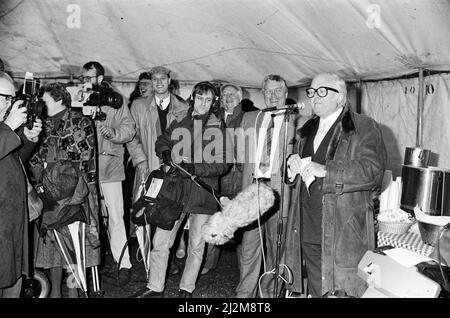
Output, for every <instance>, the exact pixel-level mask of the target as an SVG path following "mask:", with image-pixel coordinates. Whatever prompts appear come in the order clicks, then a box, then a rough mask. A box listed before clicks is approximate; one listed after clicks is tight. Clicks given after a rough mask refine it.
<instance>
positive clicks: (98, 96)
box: [66, 83, 123, 121]
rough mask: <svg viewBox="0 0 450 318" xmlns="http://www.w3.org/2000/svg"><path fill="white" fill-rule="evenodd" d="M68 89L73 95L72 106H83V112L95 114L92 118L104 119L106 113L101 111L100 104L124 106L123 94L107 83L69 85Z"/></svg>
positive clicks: (115, 107)
mask: <svg viewBox="0 0 450 318" xmlns="http://www.w3.org/2000/svg"><path fill="white" fill-rule="evenodd" d="M66 89H67V91H68V92H69V93H70V95H71V97H72V105H71V106H72V107H82V108H83V114H84V115H88V116H91V115H92V116H93V117H92V119H94V120H99V121H104V120H105V119H106V114H105V113H104V112H102V111H101V109H100V106H109V107H112V108H114V109H119V108H120V107H122V103H123V98H122V95H120V94H119V93H117V92H115V91H114V90H113V89H112V88H111V87H109V86H106V85H92V84H91V83H85V84H82V85H76V86H68V87H66Z"/></svg>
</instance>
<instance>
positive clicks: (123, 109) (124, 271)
mask: <svg viewBox="0 0 450 318" xmlns="http://www.w3.org/2000/svg"><path fill="white" fill-rule="evenodd" d="M104 75H105V69H104V68H103V66H102V65H101V64H100V63H99V62H95V61H91V62H88V63H86V64H85V65H84V66H83V75H82V78H83V82H84V83H85V84H90V85H92V87H93V88H94V89H95V90H97V91H94V92H93V93H92V94H90V95H89V98H88V101H87V104H90V105H91V106H96V107H97V109H98V111H97V112H96V114H95V116H94V121H95V127H96V129H97V143H98V154H99V158H98V171H99V173H98V175H99V181H100V190H101V192H102V193H101V194H102V195H103V199H104V203H105V205H106V209H105V210H106V211H104V210H103V211H102V212H103V213H104V214H105V213H107V214H108V233H109V238H110V247H111V252H112V254H113V257H114V261H115V262H116V263H118V261H119V257H120V254H121V251H122V248H123V246H124V245H125V243H126V241H127V238H126V232H125V223H124V219H123V215H124V208H123V195H122V181H123V180H125V167H124V163H123V161H124V159H123V157H124V151H125V149H124V146H123V145H124V144H125V143H127V142H129V141H130V140H132V139H133V137H134V135H135V133H136V130H135V123H134V120H133V118H132V117H131V113H130V110H129V108H128V107H127V106H126V105H124V103H123V99H122V97H121V96H120V94H119V93H116V92H114V91H113V90H112V88H111V87H110V86H109V85H108V84H107V83H105V82H104V81H103V80H104ZM86 106H87V105H85V106H84V107H86ZM130 268H131V262H130V257H129V252H128V248H127V250H126V251H125V253H124V256H123V258H122V261H121V263H120V271H119V283H120V284H121V285H124V284H126V283H128V282H129V280H130V274H131V273H130Z"/></svg>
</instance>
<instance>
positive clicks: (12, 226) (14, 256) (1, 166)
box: [0, 72, 42, 298]
mask: <svg viewBox="0 0 450 318" xmlns="http://www.w3.org/2000/svg"><path fill="white" fill-rule="evenodd" d="M14 96H15V89H14V84H13V80H12V79H11V78H10V77H9V75H8V74H6V73H4V72H0V175H1V178H0V207H1V208H0V255H1V257H0V298H18V297H19V296H20V290H21V286H22V275H23V274H25V275H26V274H28V212H27V181H26V176H25V173H24V169H23V166H22V160H25V159H27V158H28V156H29V155H30V154H31V151H32V150H33V148H34V146H35V143H36V142H37V141H38V136H39V133H40V132H41V130H42V122H41V120H40V119H38V120H37V121H36V122H35V123H34V124H33V127H32V129H28V128H26V127H25V128H23V133H22V128H19V127H21V125H22V124H23V123H25V122H26V120H27V115H26V108H25V107H19V106H20V104H21V103H22V101H17V102H15V103H14V105H13V106H12V108H11V109H10V111H9V114H6V113H7V112H8V109H9V108H10V107H11V102H12V98H13V97H14Z"/></svg>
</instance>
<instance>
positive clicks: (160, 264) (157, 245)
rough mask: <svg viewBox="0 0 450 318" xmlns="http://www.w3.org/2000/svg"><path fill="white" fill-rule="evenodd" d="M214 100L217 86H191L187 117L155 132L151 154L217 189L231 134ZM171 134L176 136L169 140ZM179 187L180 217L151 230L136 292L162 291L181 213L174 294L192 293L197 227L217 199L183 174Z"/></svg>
mask: <svg viewBox="0 0 450 318" xmlns="http://www.w3.org/2000/svg"><path fill="white" fill-rule="evenodd" d="M218 99H219V98H218V93H217V90H216V88H215V87H214V85H212V84H211V83H209V82H200V83H198V84H197V85H195V86H194V88H193V90H192V94H191V96H190V98H189V105H190V109H189V110H188V113H187V116H186V117H185V118H184V119H182V120H181V121H180V122H177V121H174V122H172V124H171V125H170V126H169V128H168V129H167V131H166V133H165V134H163V135H161V136H159V137H158V139H157V141H156V144H155V150H156V154H157V155H158V156H159V157H160V158H162V159H163V161H164V163H165V164H166V165H168V166H171V163H172V162H175V163H178V164H180V163H181V164H180V165H181V167H182V168H184V169H185V170H186V171H188V172H189V173H192V174H195V175H196V176H198V177H200V178H201V179H202V180H203V181H204V182H206V183H207V184H209V185H210V186H212V187H214V188H215V189H218V183H219V176H220V175H222V174H224V173H226V172H227V171H228V170H229V169H230V168H231V163H232V161H231V160H230V158H229V157H230V156H229V155H227V150H232V144H231V137H229V136H228V138H227V136H226V130H225V127H224V126H223V125H222V122H221V121H220V119H219V118H218V117H216V115H214V114H213V110H214V106H215V104H216V103H218ZM172 136H173V137H174V138H180V136H181V138H180V139H172ZM231 155H232V153H231ZM180 173H181V172H180ZM183 191H184V199H183V205H184V209H183V213H182V214H181V216H180V219H179V220H177V221H176V222H175V225H174V227H173V228H172V230H170V231H166V230H163V229H161V228H157V229H156V232H155V234H154V237H153V249H152V251H151V253H150V276H149V282H148V284H147V287H146V288H145V290H143V291H141V292H140V293H139V295H138V297H141V298H149V297H161V296H162V295H163V291H164V285H165V276H166V275H165V274H166V269H167V265H168V259H169V250H170V248H171V247H172V245H173V242H174V240H175V238H176V236H177V232H178V230H179V229H180V225H181V223H182V222H183V220H184V219H185V218H187V217H188V218H189V221H190V228H189V244H188V251H187V258H186V263H185V267H184V270H183V275H182V277H181V280H180V285H179V291H178V294H177V297H178V298H191V297H192V293H193V291H194V289H195V281H196V280H197V277H198V274H199V270H200V266H201V264H202V260H203V253H204V248H205V240H204V239H203V237H202V235H201V228H202V226H203V224H205V223H206V222H207V221H208V220H209V218H210V216H211V215H212V214H213V213H215V212H216V211H218V203H217V202H216V200H215V198H214V196H212V195H211V194H210V193H209V192H207V191H206V190H205V189H203V188H201V187H200V186H198V185H197V184H195V183H194V182H193V181H192V180H191V179H190V178H189V177H188V176H186V178H184V179H183Z"/></svg>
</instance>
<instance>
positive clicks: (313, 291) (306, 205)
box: [287, 74, 386, 297]
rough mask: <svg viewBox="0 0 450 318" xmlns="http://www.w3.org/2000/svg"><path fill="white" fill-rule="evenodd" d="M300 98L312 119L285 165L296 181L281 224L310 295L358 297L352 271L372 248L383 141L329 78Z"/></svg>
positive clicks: (359, 283) (360, 284)
mask: <svg viewBox="0 0 450 318" xmlns="http://www.w3.org/2000/svg"><path fill="white" fill-rule="evenodd" d="M306 94H307V96H308V97H309V98H310V101H311V107H312V109H313V112H314V115H313V117H312V118H311V119H310V120H309V121H307V122H306V123H305V124H304V125H303V126H302V128H300V129H299V131H298V135H299V142H298V144H297V146H296V147H294V153H293V154H292V155H291V156H290V157H289V159H288V161H287V165H288V175H290V177H291V179H293V178H294V177H295V178H296V179H295V181H294V183H295V190H294V192H293V193H292V196H291V205H290V211H289V216H290V219H289V221H288V226H289V227H290V228H292V229H295V230H294V231H293V233H301V237H300V238H299V239H300V241H301V251H302V253H301V257H303V259H304V260H305V263H306V276H307V277H308V293H309V294H310V295H311V296H312V297H321V296H323V295H325V294H327V293H329V294H332V293H334V292H335V291H338V290H339V291H344V292H345V293H347V295H349V296H356V297H357V296H361V295H362V293H363V292H364V291H365V289H366V286H365V282H364V281H363V280H362V279H361V278H359V277H358V275H357V270H358V263H359V261H360V260H361V258H362V256H363V255H364V253H365V252H366V251H367V250H371V249H373V248H374V247H375V234H374V225H373V194H374V192H375V191H376V189H377V188H378V187H379V186H380V184H381V181H382V178H383V174H384V170H385V166H386V149H385V145H384V142H383V137H382V134H381V130H380V128H379V126H378V124H377V123H376V122H375V121H374V120H372V119H371V118H368V117H367V116H364V115H360V114H356V113H354V112H352V111H351V110H350V108H349V107H348V106H347V105H346V97H347V89H346V85H345V82H344V81H343V80H342V79H340V78H339V77H338V76H337V75H334V74H319V75H317V76H316V77H314V79H313V81H312V83H311V87H309V88H307V89H306ZM298 174H299V176H300V177H301V178H300V177H297V175H298ZM298 256H299V258H298V263H299V264H302V258H301V257H300V255H298Z"/></svg>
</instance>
